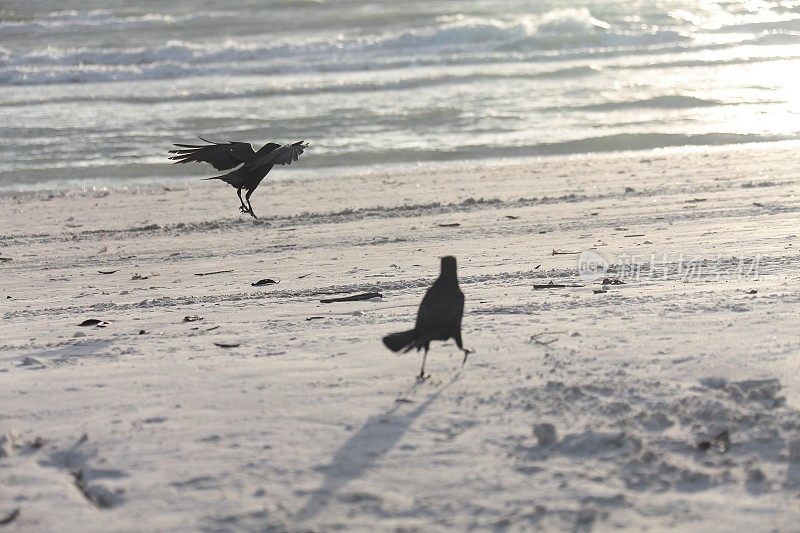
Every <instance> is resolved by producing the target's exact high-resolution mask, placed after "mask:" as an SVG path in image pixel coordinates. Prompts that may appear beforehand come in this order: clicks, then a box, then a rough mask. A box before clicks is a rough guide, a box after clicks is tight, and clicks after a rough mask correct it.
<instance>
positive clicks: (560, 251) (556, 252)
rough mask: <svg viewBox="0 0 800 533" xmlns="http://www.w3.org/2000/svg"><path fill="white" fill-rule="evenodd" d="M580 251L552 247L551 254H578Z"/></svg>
mask: <svg viewBox="0 0 800 533" xmlns="http://www.w3.org/2000/svg"><path fill="white" fill-rule="evenodd" d="M579 253H580V252H570V251H568V250H556V249H555V248H553V255H578V254H579Z"/></svg>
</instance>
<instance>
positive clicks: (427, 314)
mask: <svg viewBox="0 0 800 533" xmlns="http://www.w3.org/2000/svg"><path fill="white" fill-rule="evenodd" d="M463 316H464V293H463V292H461V289H460V288H459V287H458V276H457V274H456V258H455V257H452V256H447V257H442V268H441V271H440V272H439V278H438V279H437V280H436V281H434V282H433V285H431V287H430V288H429V289H428V292H426V293H425V297H424V298H423V299H422V303H421V304H420V306H419V311H417V323H416V325H415V326H414V329H411V330H408V331H401V332H400V333H392V334H391V335H387V336H385V337H384V338H383V344H385V345H386V347H387V348H389V349H390V350H392V351H393V352H399V351H400V350H403V353H406V352H410V351H411V350H413V349H414V348H416V349H417V351H420V349H424V350H425V354H424V355H423V356H422V368H421V369H420V371H419V379H425V377H426V376H425V360H426V359H427V358H428V348H429V346H430V343H431V341H446V340H447V339H450V338H452V339H453V340H455V341H456V346H458V349H459V350H462V351H463V352H464V360H463V361H462V362H461V365H462V366H463V365H464V363H466V362H467V355H469V353H470V351H469V350H467V349H465V348H464V346H462V344H461V318H462V317H463Z"/></svg>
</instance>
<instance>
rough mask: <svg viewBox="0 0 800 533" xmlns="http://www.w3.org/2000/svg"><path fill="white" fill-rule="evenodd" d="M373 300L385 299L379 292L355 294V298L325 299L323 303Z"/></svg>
mask: <svg viewBox="0 0 800 533" xmlns="http://www.w3.org/2000/svg"><path fill="white" fill-rule="evenodd" d="M373 298H383V295H382V294H381V293H379V292H365V293H363V294H354V295H353V296H344V297H342V298H323V299H322V300H320V302H321V303H324V304H330V303H334V302H357V301H360V300H371V299H373Z"/></svg>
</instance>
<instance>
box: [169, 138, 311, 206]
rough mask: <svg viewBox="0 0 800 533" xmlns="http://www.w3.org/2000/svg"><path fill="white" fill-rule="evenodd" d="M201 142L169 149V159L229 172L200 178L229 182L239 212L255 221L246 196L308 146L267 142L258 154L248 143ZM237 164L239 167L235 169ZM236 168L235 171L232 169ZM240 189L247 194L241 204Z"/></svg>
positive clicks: (305, 144) (304, 144)
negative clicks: (239, 203) (273, 168)
mask: <svg viewBox="0 0 800 533" xmlns="http://www.w3.org/2000/svg"><path fill="white" fill-rule="evenodd" d="M200 140H201V141H205V142H207V143H208V144H204V145H194V144H176V145H175V146H177V147H178V150H170V151H169V153H171V154H175V155H173V156H171V157H170V159H171V160H173V161H175V163H174V164H176V165H177V164H178V163H192V162H197V163H211V166H213V167H214V168H215V169H217V170H231V169H235V170H233V171H232V172H228V173H227V174H224V175H222V176H214V177H212V178H203V179H206V180H222V181H224V182H225V183H229V184H230V185H231V186H232V187H233V188H234V189H236V195H237V196H239V201H240V202H241V203H242V205H241V206H240V207H239V211H241V212H242V213H249V214H250V216H252V217H253V218H258V217H257V216H256V214H255V213H254V212H253V206H252V205H250V195H251V194H253V191H255V190H256V188H257V187H258V184H259V183H261V180H263V179H264V177H265V176H266V175H267V174H268V173H269V171H270V170H272V167H273V166H275V165H290V164H291V163H292V161H297V158H298V157H299V156H300V154H302V153H303V150H305V149H306V148H307V147H308V143H307V142H305V141H298V142H296V143H293V144H285V145H283V146H281V145H280V144H276V143H267V144H265V145H264V146H262V147H261V148H260V149H259V150H258V152H256V151H255V150H253V146H252V145H251V144H250V143H243V142H235V141H230V142H226V143H217V142H212V141H208V140H206V139H203V138H202V137H200ZM239 165H241V166H239ZM236 167H238V168H236ZM242 189H244V190H245V191H247V194H245V196H244V197H245V200H247V205H245V203H244V200H242Z"/></svg>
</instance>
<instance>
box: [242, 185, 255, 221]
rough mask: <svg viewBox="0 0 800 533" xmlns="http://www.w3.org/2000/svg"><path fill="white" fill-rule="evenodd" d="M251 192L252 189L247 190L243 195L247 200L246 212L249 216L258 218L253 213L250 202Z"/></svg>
mask: <svg viewBox="0 0 800 533" xmlns="http://www.w3.org/2000/svg"><path fill="white" fill-rule="evenodd" d="M251 194H253V189H250V190H249V191H247V194H245V195H244V199H245V200H247V212H248V213H250V216H251V217H253V218H258V217H257V216H256V214H255V213H253V204H251V203H250V195H251Z"/></svg>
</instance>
